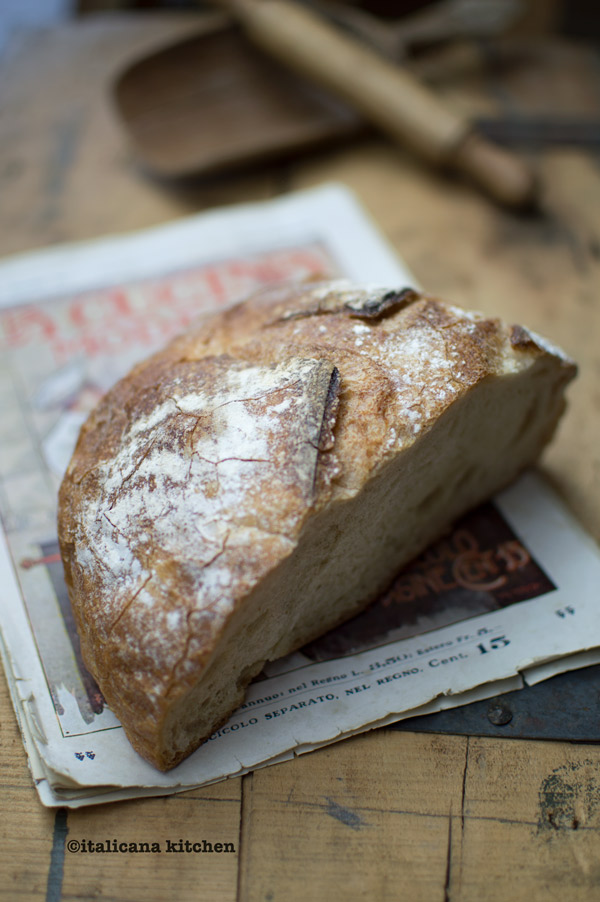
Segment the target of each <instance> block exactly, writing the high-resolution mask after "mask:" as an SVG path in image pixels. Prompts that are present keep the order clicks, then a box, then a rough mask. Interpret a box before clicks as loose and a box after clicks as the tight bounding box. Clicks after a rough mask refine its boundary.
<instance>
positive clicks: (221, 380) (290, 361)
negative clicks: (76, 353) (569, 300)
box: [59, 283, 575, 770]
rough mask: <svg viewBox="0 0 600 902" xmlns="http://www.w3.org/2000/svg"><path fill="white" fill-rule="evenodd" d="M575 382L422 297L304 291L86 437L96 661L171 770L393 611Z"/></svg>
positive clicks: (77, 564) (564, 365) (127, 396)
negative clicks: (316, 654) (408, 581)
mask: <svg viewBox="0 0 600 902" xmlns="http://www.w3.org/2000/svg"><path fill="white" fill-rule="evenodd" d="M574 375H575V366H574V364H573V363H572V361H570V360H568V359H567V358H566V357H565V356H564V355H563V354H562V352H560V351H559V350H557V349H556V348H554V347H552V346H550V345H549V344H548V343H547V342H545V341H544V340H543V339H541V338H539V337H538V336H536V335H534V334H533V333H531V332H529V331H527V330H526V329H524V328H522V327H520V326H508V325H505V324H503V323H501V322H500V321H499V320H496V319H489V318H486V317H484V316H483V315H480V314H474V313H466V312H464V311H462V310H459V309H457V308H455V307H452V306H449V305H447V304H443V303H442V302H440V301H438V300H436V299H433V298H430V297H427V296H422V295H419V294H417V293H416V292H414V291H412V290H411V289H402V290H377V289H364V288H356V287H352V286H349V285H347V284H341V283H316V284H315V283H307V284H303V285H299V286H298V285H296V286H286V287H278V288H271V289H266V290H263V291H262V292H259V293H257V294H256V295H254V296H253V297H251V298H249V299H248V300H246V301H245V302H243V303H242V304H239V305H237V306H236V307H233V308H231V309H230V310H228V311H226V312H222V313H218V314H214V315H212V316H208V317H204V318H203V319H201V320H199V321H198V322H197V323H196V324H195V325H194V326H193V327H192V328H190V330H189V331H188V332H187V333H186V334H185V335H183V336H181V337H180V338H178V339H177V340H176V341H174V342H172V343H171V344H170V345H169V346H168V347H167V348H166V349H165V350H163V351H161V352H160V353H158V354H155V355H154V356H153V357H151V358H150V359H149V360H147V361H146V362H144V363H142V364H140V365H139V366H137V367H136V368H135V369H134V370H133V371H132V372H131V373H130V374H129V375H128V376H127V377H126V378H125V379H123V380H121V382H119V383H118V384H117V385H116V386H115V387H114V388H113V389H112V390H111V391H110V392H109V393H108V394H107V395H106V396H105V397H104V398H103V400H102V401H101V402H100V404H99V405H98V407H97V408H96V410H95V411H94V412H93V413H92V415H91V416H90V418H89V420H88V421H87V423H86V424H85V425H84V427H83V429H82V431H81V435H80V438H79V442H78V444H77V447H76V449H75V452H74V455H73V458H72V460H71V463H70V465H69V468H68V470H67V473H66V475H65V478H64V481H63V484H62V487H61V491H60V503H59V537H60V542H61V551H62V555H63V561H64V565H65V575H66V580H67V585H68V587H69V592H70V596H71V601H72V606H73V610H74V614H75V618H76V621H77V625H78V630H79V633H80V638H81V647H82V653H83V656H84V661H85V662H86V666H87V667H88V668H89V670H90V672H91V673H92V674H93V675H94V677H95V678H96V680H97V682H98V684H99V686H100V688H101V689H102V692H103V693H104V695H105V697H106V700H107V702H108V704H109V705H110V706H111V708H112V709H113V710H114V712H115V713H116V715H117V716H118V717H119V719H120V720H121V722H122V724H123V726H124V728H125V730H126V732H127V735H128V737H129V739H130V741H131V743H132V745H133V746H134V748H136V749H137V751H138V752H139V753H140V754H141V755H143V756H144V757H145V758H146V759H147V760H148V761H150V762H152V763H153V764H154V765H155V766H156V767H158V768H160V769H161V770H168V769H170V768H172V767H174V766H175V765H177V764H178V763H179V762H180V761H182V760H183V759H184V758H185V757H186V756H187V755H189V754H190V753H191V752H192V751H193V750H194V749H195V748H197V747H198V746H199V745H200V744H201V743H202V742H203V741H204V740H206V739H207V738H208V737H209V736H210V735H211V734H212V733H213V732H214V731H215V729H217V728H218V727H219V726H220V725H221V724H222V723H223V722H224V721H225V720H226V719H227V718H228V717H229V715H230V714H231V713H232V712H233V710H235V708H236V707H237V706H238V705H239V704H240V703H241V702H242V700H243V697H244V692H245V688H246V687H247V685H248V683H249V682H250V680H251V679H252V678H253V677H254V676H256V675H257V674H258V673H259V672H260V670H261V669H262V667H263V665H264V663H265V662H266V661H271V660H275V659H276V658H278V657H280V656H282V655H285V654H288V653H289V652H291V651H293V650H294V649H296V648H298V647H300V646H302V645H304V644H305V643H307V642H308V641H310V640H312V639H314V638H316V637H317V636H319V635H321V634H322V633H324V632H326V631H327V630H329V629H331V628H332V627H333V626H335V625H336V624H338V623H341V622H342V621H344V620H346V619H348V618H349V617H351V616H353V615H354V614H356V613H358V612H359V611H360V610H361V609H363V608H364V607H365V606H366V605H367V604H368V603H369V602H370V601H372V600H374V599H375V598H376V597H377V596H378V595H379V594H381V592H382V591H383V590H384V589H385V588H386V586H387V585H388V584H389V583H390V582H391V580H392V579H393V578H394V577H395V576H396V574H397V573H398V571H399V570H400V568H401V567H403V566H404V565H405V564H406V563H407V562H408V561H409V560H411V559H412V558H413V557H415V556H416V555H417V554H419V553H420V552H421V551H422V550H423V549H424V548H425V547H426V546H427V545H428V544H429V543H430V542H432V541H433V540H434V539H436V538H437V537H438V536H439V535H440V534H441V533H442V532H443V531H444V530H445V529H446V528H447V527H448V526H449V525H450V524H451V523H452V522H453V521H454V520H455V519H456V518H458V517H459V516H461V515H462V514H463V513H465V512H466V511H467V510H469V509H470V508H472V507H474V506H475V505H477V504H478V503H480V502H482V501H483V500H485V499H486V498H488V497H489V496H490V495H492V494H494V493H495V492H496V491H498V490H499V489H501V488H503V487H504V486H506V485H507V484H508V483H509V482H511V480H513V479H514V478H515V477H516V476H517V475H518V474H519V473H520V472H521V471H522V470H523V469H524V468H525V467H527V466H529V465H530V464H532V463H533V462H534V461H535V460H536V459H537V458H538V456H539V455H540V453H541V451H542V449H543V448H544V446H545V445H546V443H547V442H548V441H549V439H550V438H551V436H552V434H553V432H554V430H555V427H556V425H557V422H558V420H559V417H560V415H561V412H562V410H563V408H564V389H565V386H566V385H567V383H568V382H569V381H570V380H571V379H572V378H573V376H574Z"/></svg>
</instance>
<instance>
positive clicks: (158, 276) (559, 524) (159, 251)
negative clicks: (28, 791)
mask: <svg viewBox="0 0 600 902" xmlns="http://www.w3.org/2000/svg"><path fill="white" fill-rule="evenodd" d="M314 275H322V276H326V277H347V278H351V279H353V280H355V281H359V282H371V283H372V282H375V283H377V284H379V285H390V286H395V287H399V286H404V285H406V284H409V285H410V284H411V283H413V284H414V280H413V279H412V278H411V276H410V274H409V273H408V272H407V271H406V270H405V268H404V267H403V266H402V265H401V263H400V262H399V261H398V259H397V258H396V257H395V256H394V254H393V253H392V251H391V250H390V249H389V248H388V247H387V246H386V244H385V242H384V241H383V240H382V238H381V237H380V236H379V235H378V233H377V231H376V229H375V228H374V227H373V225H372V224H371V223H369V221H368V219H367V218H366V217H365V214H364V213H363V211H362V210H361V209H360V208H359V206H358V205H357V203H356V201H355V200H354V198H353V197H352V195H350V194H349V192H347V191H346V189H344V188H342V187H338V186H325V187H323V188H320V189H316V190H313V191H307V192H302V193H300V194H297V195H290V196H287V197H285V198H282V199H277V200H275V201H271V202H268V203H263V204H256V205H247V206H244V207H239V208H230V209H226V210H220V211H215V212H212V213H208V214H203V215H200V216H196V217H192V218H190V219H188V220H184V221H181V222H176V223H174V224H171V225H167V226H163V227H160V228H157V229H153V230H149V231H147V232H143V233H138V234H134V235H129V236H123V237H119V238H111V239H106V240H102V241H97V242H91V243H86V244H83V245H77V246H68V247H63V248H57V249H53V250H48V251H43V252H39V253H35V254H28V255H25V256H22V257H18V258H13V259H10V260H6V261H2V262H0V404H1V409H2V423H3V428H2V441H1V444H0V516H1V520H2V531H1V534H0V579H1V590H0V627H1V639H2V641H1V643H0V647H1V651H2V657H3V660H4V664H5V669H6V673H7V679H8V683H9V687H10V691H11V695H12V699H13V703H14V706H15V711H16V714H17V717H18V719H19V723H20V726H21V730H22V733H23V738H24V742H25V745H26V748H27V752H28V755H29V760H30V766H31V770H32V775H33V778H34V780H35V781H36V785H37V787H38V791H39V794H40V798H41V800H42V801H43V802H44V804H47V805H71V806H77V805H82V804H91V803H95V802H102V801H109V800H113V799H116V798H128V797H132V796H136V795H145V794H158V793H161V794H162V793H167V792H175V791H179V790H182V789H186V788H190V787H192V786H196V785H199V784H203V783H207V782H212V781H216V780H219V779H224V778H226V777H228V776H233V775H238V774H240V773H243V772H245V771H248V770H252V769H254V768H255V767H258V766H261V765H264V764H267V763H272V762H274V761H278V760H283V759H284V758H286V757H290V756H291V755H293V754H298V753H300V752H306V751H310V750H311V749H314V748H317V747H319V746H322V745H324V744H327V743H330V742H333V741H336V740H337V739H340V738H342V737H344V736H348V735H351V734H353V733H356V732H360V731H362V730H365V729H368V728H369V727H372V726H377V725H380V724H384V723H389V722H392V721H394V720H398V719H400V718H401V717H404V716H409V715H411V716H412V715H414V714H415V713H430V712H431V711H434V710H439V709H441V708H444V707H448V706H451V705H456V704H463V703H465V702H467V701H470V700H475V699H479V698H485V697H487V696H491V695H493V694H496V693H497V692H499V691H502V690H509V689H513V688H516V687H519V686H522V685H523V680H524V679H525V680H530V681H531V682H535V681H536V680H539V679H545V678H547V677H548V676H551V675H553V674H554V673H557V672H560V671H561V670H566V669H568V668H570V667H573V666H584V665H585V664H588V663H592V662H594V661H595V660H598V654H597V649H598V647H600V623H599V622H598V616H597V611H596V610H595V607H596V597H597V588H596V587H597V585H598V582H599V579H600V556H599V554H598V550H597V548H596V546H595V545H594V544H593V542H592V541H591V540H590V539H589V538H588V537H587V536H585V535H584V534H583V533H582V531H581V529H580V528H579V527H578V526H577V524H576V523H574V522H573V521H572V519H571V518H570V517H569V515H568V514H567V513H566V511H565V510H564V509H563V507H562V506H561V504H560V503H559V502H558V501H557V499H555V498H554V497H553V495H552V493H551V492H550V491H549V489H548V488H547V486H546V485H545V484H544V482H543V481H542V479H541V477H540V476H538V475H537V474H535V473H530V474H527V475H526V476H524V477H523V478H522V479H521V480H520V482H519V483H518V484H517V485H515V486H513V487H511V488H510V489H508V490H507V491H505V492H504V493H502V495H501V496H499V497H498V498H496V499H494V501H493V502H490V503H488V504H486V505H483V506H482V507H481V508H479V509H478V510H476V511H474V512H472V513H471V514H469V515H468V516H467V517H466V518H464V520H463V521H461V522H460V523H458V524H456V527H455V529H454V530H453V531H452V532H451V533H450V534H449V535H448V536H446V537H445V538H444V539H443V540H442V541H441V542H440V543H438V544H437V545H436V546H434V547H433V548H431V549H429V550H428V551H427V552H426V553H425V554H424V555H423V556H422V557H421V558H419V559H418V560H417V561H415V562H414V563H413V564H412V565H411V566H410V567H409V568H407V569H406V570H405V571H404V572H403V573H402V574H400V575H399V576H398V578H397V580H396V582H395V583H394V584H393V585H392V586H391V587H390V589H389V591H388V592H387V593H386V594H385V596H384V597H382V598H381V599H380V600H379V601H378V602H377V603H376V604H375V605H373V606H372V607H371V608H369V610H368V611H366V612H365V613H364V614H361V615H360V616H359V617H357V618H355V619H354V620H353V621H350V622H349V623H347V624H345V625H344V626H342V627H340V628H338V629H337V630H335V631H333V632H332V633H330V634H328V635H326V636H324V637H322V638H321V639H319V640H318V641H316V642H313V643H311V645H310V646H307V647H305V648H303V649H302V650H301V651H299V652H297V653H296V654H294V655H292V656H290V657H289V658H287V659H286V660H284V661H279V662H275V663H273V664H270V665H268V667H267V668H266V669H265V671H264V672H263V673H262V674H261V676H260V678H259V679H258V680H257V681H256V682H255V683H254V684H253V685H252V686H251V687H250V690H249V693H248V696H247V698H246V701H245V703H244V704H243V705H242V707H241V708H240V709H239V710H238V711H237V712H236V713H235V714H234V715H233V717H232V718H231V720H230V721H229V723H228V724H226V725H225V726H224V727H222V728H221V729H220V730H218V731H217V732H216V733H215V734H214V735H213V737H211V739H210V740H209V741H208V742H207V743H205V744H204V745H203V746H202V747H201V748H200V749H199V750H198V751H197V752H196V753H194V754H193V755H192V756H190V758H189V759H187V760H186V761H185V762H183V764H181V765H180V766H179V767H177V768H176V769H175V770H174V771H172V772H171V773H169V774H161V773H159V772H158V771H156V770H155V769H154V768H153V767H151V766H150V765H149V764H147V763H146V762H144V761H143V760H142V759H141V758H140V757H139V756H138V755H137V754H136V753H135V752H134V751H133V750H132V749H131V747H130V746H129V743H128V741H127V739H126V738H125V735H124V731H123V729H122V728H121V726H120V724H119V723H118V721H117V719H116V718H115V717H114V715H113V714H112V712H111V711H110V710H109V709H108V708H107V706H106V704H105V702H104V699H103V697H102V694H101V692H100V690H99V688H98V686H97V685H96V684H95V682H94V680H93V678H92V677H91V676H90V674H89V673H88V672H87V671H86V669H85V667H84V665H83V661H82V660H81V655H80V651H79V644H78V640H77V635H76V631H75V627H74V622H73V618H72V614H71V610H70V605H69V600H68V596H67V592H66V587H65V584H64V581H63V575H62V564H61V561H60V555H59V552H58V545H57V539H56V526H55V518H56V494H57V490H58V486H59V484H60V480H61V476H62V473H63V472H64V469H65V467H66V465H67V462H68V459H69V456H70V453H71V450H72V448H73V446H74V443H75V440H76V437H77V434H78V430H79V427H80V426H81V424H82V422H83V420H84V419H85V417H86V415H87V413H88V411H89V410H90V409H91V407H92V406H93V405H94V403H95V402H96V401H97V399H98V398H99V397H100V396H101V395H102V394H103V392H105V391H106V390H107V389H108V388H109V387H110V386H111V385H112V384H113V382H115V381H116V380H117V379H118V378H120V377H121V376H122V375H124V373H125V372H126V371H127V370H128V369H129V368H130V367H131V365H132V364H133V363H134V362H136V361H137V360H139V359H141V358H142V357H144V356H146V355H147V354H149V353H150V352H151V351H152V350H154V349H155V348H157V347H159V346H160V345H162V344H164V343H165V341H167V340H168V339H169V338H170V337H172V336H173V335H175V334H177V333H178V332H180V331H181V330H182V329H184V328H185V326H186V325H187V323H189V322H190V321H191V320H192V319H193V318H194V317H195V316H196V315H197V314H199V313H201V312H203V311H206V310H210V309H214V308H219V307H223V306H225V305H228V304H230V303H232V302H234V301H236V300H238V299H240V298H241V297H243V296H244V294H246V293H248V292H249V291H250V290H252V289H253V288H255V287H257V286H259V285H261V284H265V283H269V282H276V281H281V280H287V279H295V278H303V277H308V276H314Z"/></svg>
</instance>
